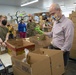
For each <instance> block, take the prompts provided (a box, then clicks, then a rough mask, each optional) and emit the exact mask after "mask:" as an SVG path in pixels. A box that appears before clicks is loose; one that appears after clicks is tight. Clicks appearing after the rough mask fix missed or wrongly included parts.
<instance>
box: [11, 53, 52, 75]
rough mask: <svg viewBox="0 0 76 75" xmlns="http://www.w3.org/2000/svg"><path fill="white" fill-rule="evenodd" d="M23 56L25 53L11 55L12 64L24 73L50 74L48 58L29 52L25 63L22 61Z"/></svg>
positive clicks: (30, 74)
mask: <svg viewBox="0 0 76 75" xmlns="http://www.w3.org/2000/svg"><path fill="white" fill-rule="evenodd" d="M29 57H30V58H29ZM24 58H25V54H23V55H19V56H13V57H12V62H13V65H14V66H16V67H17V68H19V69H20V70H21V71H23V72H24V73H26V75H46V74H48V75H51V70H50V60H49V58H48V57H47V56H44V55H40V54H35V53H31V52H30V53H29V54H28V56H27V63H26V62H22V60H23V59H24ZM45 64H46V65H45Z"/></svg>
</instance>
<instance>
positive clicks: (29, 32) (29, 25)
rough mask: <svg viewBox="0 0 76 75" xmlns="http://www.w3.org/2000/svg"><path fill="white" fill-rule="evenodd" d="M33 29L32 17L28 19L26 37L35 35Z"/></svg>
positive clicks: (34, 24) (34, 25)
mask: <svg viewBox="0 0 76 75" xmlns="http://www.w3.org/2000/svg"><path fill="white" fill-rule="evenodd" d="M35 27H36V23H35V22H34V19H33V17H31V18H29V20H28V23H27V37H30V36H35V35H36V31H35Z"/></svg>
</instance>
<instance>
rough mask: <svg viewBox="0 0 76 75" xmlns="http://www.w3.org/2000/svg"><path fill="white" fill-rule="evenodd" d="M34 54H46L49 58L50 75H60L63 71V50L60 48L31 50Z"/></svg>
mask: <svg viewBox="0 0 76 75" xmlns="http://www.w3.org/2000/svg"><path fill="white" fill-rule="evenodd" d="M33 52H34V53H36V54H41V55H45V56H48V57H49V58H50V65H51V72H52V75H62V74H63V73H64V61H63V52H62V51H60V50H52V49H43V48H40V49H39V50H35V51H33Z"/></svg>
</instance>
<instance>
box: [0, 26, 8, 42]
mask: <svg viewBox="0 0 76 75" xmlns="http://www.w3.org/2000/svg"><path fill="white" fill-rule="evenodd" d="M7 33H8V29H7V28H6V27H2V26H0V38H1V39H2V41H5V39H6V35H7Z"/></svg>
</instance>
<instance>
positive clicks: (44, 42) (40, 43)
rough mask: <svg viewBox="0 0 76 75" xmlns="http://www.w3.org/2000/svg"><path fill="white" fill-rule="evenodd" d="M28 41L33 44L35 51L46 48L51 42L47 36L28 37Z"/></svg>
mask: <svg viewBox="0 0 76 75" xmlns="http://www.w3.org/2000/svg"><path fill="white" fill-rule="evenodd" d="M43 38H44V39H43ZM29 39H30V41H31V42H33V43H35V49H37V48H45V47H48V46H49V45H50V42H51V39H50V38H49V37H48V36H44V35H36V36H33V37H29ZM42 39H43V40H42Z"/></svg>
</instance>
